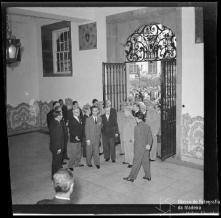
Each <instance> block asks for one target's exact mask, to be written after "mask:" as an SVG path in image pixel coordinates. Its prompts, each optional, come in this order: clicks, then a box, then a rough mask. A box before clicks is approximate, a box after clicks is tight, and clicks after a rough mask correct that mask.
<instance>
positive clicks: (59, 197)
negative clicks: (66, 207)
mask: <svg viewBox="0 0 221 218" xmlns="http://www.w3.org/2000/svg"><path fill="white" fill-rule="evenodd" d="M55 198H57V199H62V200H70V198H68V197H61V196H56V195H55Z"/></svg>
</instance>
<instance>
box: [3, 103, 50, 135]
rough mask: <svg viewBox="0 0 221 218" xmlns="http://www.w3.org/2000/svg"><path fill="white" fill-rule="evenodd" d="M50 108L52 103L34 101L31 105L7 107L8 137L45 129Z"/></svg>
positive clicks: (23, 104)
mask: <svg viewBox="0 0 221 218" xmlns="http://www.w3.org/2000/svg"><path fill="white" fill-rule="evenodd" d="M51 107H52V101H51V102H49V103H47V102H41V101H35V102H34V103H33V104H28V103H24V102H23V103H20V104H19V105H17V106H15V107H13V106H11V105H9V104H8V105H7V129H8V135H13V134H16V133H20V132H26V131H31V130H38V129H41V128H45V127H47V119H46V118H47V113H48V112H49V111H50V109H51Z"/></svg>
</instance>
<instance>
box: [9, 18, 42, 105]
mask: <svg viewBox="0 0 221 218" xmlns="http://www.w3.org/2000/svg"><path fill="white" fill-rule="evenodd" d="M9 23H11V28H12V34H13V35H15V36H16V38H18V39H20V40H21V44H22V47H23V52H22V56H21V62H20V63H18V64H16V65H15V66H14V67H8V66H7V70H6V81H7V84H6V86H7V104H10V105H13V106H17V105H18V104H20V103H21V102H26V103H29V102H30V101H31V100H32V99H36V100H38V99H39V84H38V66H37V64H38V63H37V61H36V49H37V47H38V46H39V45H38V44H37V43H36V40H35V39H36V29H35V23H34V21H33V20H32V19H30V18H24V17H21V16H15V15H13V16H9Z"/></svg>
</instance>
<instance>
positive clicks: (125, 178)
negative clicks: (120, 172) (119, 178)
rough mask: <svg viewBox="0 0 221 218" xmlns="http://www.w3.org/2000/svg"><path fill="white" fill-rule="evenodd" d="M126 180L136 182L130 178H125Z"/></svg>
mask: <svg viewBox="0 0 221 218" xmlns="http://www.w3.org/2000/svg"><path fill="white" fill-rule="evenodd" d="M123 179H124V180H127V181H130V182H134V179H130V178H129V177H124V178H123Z"/></svg>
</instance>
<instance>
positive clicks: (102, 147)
mask: <svg viewBox="0 0 221 218" xmlns="http://www.w3.org/2000/svg"><path fill="white" fill-rule="evenodd" d="M99 151H100V153H103V152H104V145H103V139H102V137H101V141H100V143H99Z"/></svg>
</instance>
